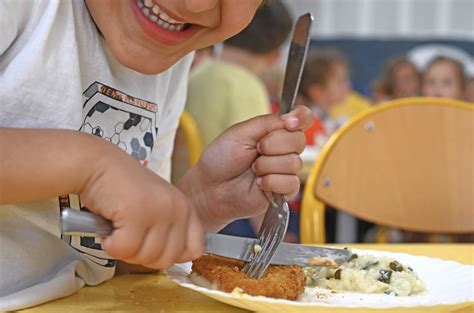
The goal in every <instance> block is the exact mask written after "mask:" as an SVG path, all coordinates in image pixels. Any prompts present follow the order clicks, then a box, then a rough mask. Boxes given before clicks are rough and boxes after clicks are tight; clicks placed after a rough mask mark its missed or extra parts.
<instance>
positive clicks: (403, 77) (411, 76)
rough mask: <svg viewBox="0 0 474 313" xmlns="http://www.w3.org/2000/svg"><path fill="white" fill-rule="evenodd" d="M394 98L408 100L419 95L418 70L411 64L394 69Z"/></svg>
mask: <svg viewBox="0 0 474 313" xmlns="http://www.w3.org/2000/svg"><path fill="white" fill-rule="evenodd" d="M392 75H393V77H392V78H393V97H394V98H406V97H413V96H416V95H417V94H418V88H419V79H418V74H417V72H416V70H415V69H414V68H413V67H412V66H411V65H409V64H402V65H400V66H397V67H396V68H394V69H393V72H392Z"/></svg>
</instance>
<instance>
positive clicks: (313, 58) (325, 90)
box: [299, 49, 351, 145]
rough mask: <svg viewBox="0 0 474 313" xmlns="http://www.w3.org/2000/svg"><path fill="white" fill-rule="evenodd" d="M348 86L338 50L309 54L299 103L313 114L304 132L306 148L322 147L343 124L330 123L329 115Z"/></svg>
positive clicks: (343, 98) (346, 71) (342, 61)
mask: <svg viewBox="0 0 474 313" xmlns="http://www.w3.org/2000/svg"><path fill="white" fill-rule="evenodd" d="M350 91H351V84H350V79H349V68H348V63H347V61H346V59H345V57H344V56H343V55H342V54H341V53H339V52H338V51H337V50H331V49H326V50H310V51H309V52H308V56H307V58H306V63H305V67H304V69H303V75H302V77H301V85H300V89H299V103H300V104H304V105H306V106H308V107H309V108H311V110H312V111H313V117H314V123H313V126H312V127H311V128H310V129H308V130H307V131H306V132H305V135H306V144H307V145H322V144H324V142H325V140H326V139H327V138H328V136H330V135H331V134H332V133H333V132H334V131H335V130H336V129H337V128H338V127H339V126H340V125H341V124H342V123H343V121H342V119H341V121H333V120H331V119H329V117H328V112H329V110H330V109H331V108H333V107H334V106H335V105H336V104H339V103H342V102H343V101H344V100H345V99H346V97H347V95H348V94H349V92H350Z"/></svg>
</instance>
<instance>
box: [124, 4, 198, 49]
mask: <svg viewBox="0 0 474 313" xmlns="http://www.w3.org/2000/svg"><path fill="white" fill-rule="evenodd" d="M130 5H131V7H132V11H133V13H134V15H135V18H136V19H137V22H138V24H139V25H140V27H141V28H142V29H143V31H144V32H145V33H146V34H147V35H148V36H150V37H151V38H152V39H154V40H155V41H158V42H161V43H164V44H167V45H178V44H180V43H182V42H184V41H186V40H187V39H188V38H189V37H191V36H192V35H194V34H195V33H196V32H197V31H198V29H199V26H197V25H191V27H189V28H188V29H186V30H184V31H180V32H176V31H171V30H167V29H164V28H161V27H160V26H158V25H156V24H155V23H153V22H152V21H150V20H149V19H148V18H147V17H146V16H144V15H143V13H142V11H141V10H140V8H139V7H138V5H137V2H136V0H130Z"/></svg>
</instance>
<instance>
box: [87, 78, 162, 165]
mask: <svg viewBox="0 0 474 313" xmlns="http://www.w3.org/2000/svg"><path fill="white" fill-rule="evenodd" d="M84 98H85V102H84V107H83V114H84V116H85V118H84V121H83V123H82V126H81V128H80V130H81V131H83V132H86V133H89V134H93V135H96V136H99V137H102V138H104V139H106V140H108V141H110V142H112V143H113V144H115V145H117V146H118V147H120V148H121V149H122V150H124V151H125V152H127V153H128V154H130V155H131V156H132V157H134V158H136V159H138V160H140V162H142V164H144V165H147V162H148V159H149V156H150V153H151V151H152V149H153V143H154V142H155V140H156V134H157V132H158V129H157V127H156V104H155V103H152V102H148V101H145V100H141V99H137V98H134V97H132V96H130V95H127V94H125V93H123V92H121V91H118V90H116V89H113V88H111V87H109V86H106V85H103V84H101V83H98V82H95V83H94V84H92V85H91V86H90V87H89V88H87V90H86V91H85V92H84Z"/></svg>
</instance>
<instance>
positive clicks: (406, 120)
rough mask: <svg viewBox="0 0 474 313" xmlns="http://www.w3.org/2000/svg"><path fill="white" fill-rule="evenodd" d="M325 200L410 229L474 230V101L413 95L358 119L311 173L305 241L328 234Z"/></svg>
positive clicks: (329, 145)
mask: <svg viewBox="0 0 474 313" xmlns="http://www.w3.org/2000/svg"><path fill="white" fill-rule="evenodd" d="M321 203H326V204H329V205H331V206H332V207H335V208H337V209H340V210H343V211H345V212H348V213H350V214H352V215H354V216H357V217H359V218H362V219H365V220H368V221H372V222H375V223H377V224H382V225H387V226H393V227H398V228H401V229H405V230H412V231H421V232H440V233H462V232H473V231H474V106H473V105H471V104H468V103H466V102H462V101H457V100H449V99H438V98H407V99H401V100H394V101H391V102H387V103H385V104H382V105H380V106H378V107H375V108H372V109H370V110H369V111H366V112H364V113H363V114H361V115H359V116H357V117H355V118H354V119H353V120H351V121H350V122H349V123H348V124H347V125H345V126H344V127H342V128H341V129H339V130H338V131H337V132H336V133H335V134H334V135H333V136H332V137H331V139H330V140H329V142H328V143H327V144H326V146H325V147H324V148H323V150H322V152H321V154H320V155H319V157H318V160H317V161H316V162H315V164H314V167H313V169H312V171H311V173H310V176H309V178H308V182H307V186H306V188H305V192H304V196H303V204H302V212H301V227H302V231H301V237H302V241H304V242H321V241H322V240H324V234H322V231H321V230H320V228H321V227H323V226H322V225H324V224H323V223H321V220H323V219H324V216H323V214H324V208H323V207H322V206H321ZM310 206H312V207H310ZM311 232H312V233H311Z"/></svg>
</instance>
